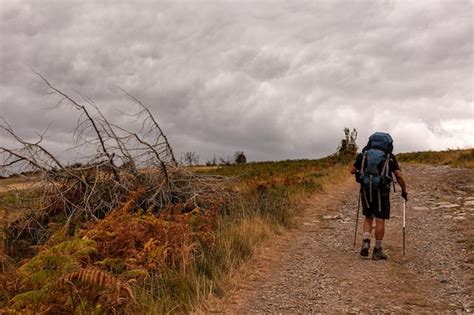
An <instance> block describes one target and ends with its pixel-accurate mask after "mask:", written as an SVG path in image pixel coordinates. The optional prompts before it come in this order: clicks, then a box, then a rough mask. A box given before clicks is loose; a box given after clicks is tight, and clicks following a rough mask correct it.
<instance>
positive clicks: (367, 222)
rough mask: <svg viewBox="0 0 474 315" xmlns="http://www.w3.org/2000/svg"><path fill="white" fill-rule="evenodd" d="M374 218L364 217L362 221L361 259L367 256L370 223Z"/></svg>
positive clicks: (370, 229)
mask: <svg viewBox="0 0 474 315" xmlns="http://www.w3.org/2000/svg"><path fill="white" fill-rule="evenodd" d="M373 220H374V217H372V216H366V217H365V220H364V236H363V237H362V248H361V249H360V255H361V256H362V257H367V256H369V248H370V233H371V231H372V221H373Z"/></svg>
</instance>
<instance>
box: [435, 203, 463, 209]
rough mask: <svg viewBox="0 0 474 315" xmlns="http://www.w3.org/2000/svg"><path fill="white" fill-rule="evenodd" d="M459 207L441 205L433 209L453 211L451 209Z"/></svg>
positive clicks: (451, 204)
mask: <svg viewBox="0 0 474 315" xmlns="http://www.w3.org/2000/svg"><path fill="white" fill-rule="evenodd" d="M459 207H460V205H458V204H455V203H450V204H443V205H440V206H437V207H436V208H434V209H453V208H459Z"/></svg>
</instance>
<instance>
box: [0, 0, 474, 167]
mask: <svg viewBox="0 0 474 315" xmlns="http://www.w3.org/2000/svg"><path fill="white" fill-rule="evenodd" d="M472 12H473V3H472V1H463V0H453V1H439V2H425V1H416V2H415V1H396V2H395V1H378V2H373V1H354V2H349V1H302V2H301V1H299V2H296V1H295V2H292V1H264V0H262V1H243V2H242V1H239V2H236V1H174V2H171V1H170V2H151V1H134V2H125V1H114V2H110V1H9V0H2V1H1V2H0V14H1V29H0V44H1V47H0V95H1V96H0V115H1V116H4V117H6V118H7V119H8V120H9V121H11V122H12V124H14V125H15V126H16V128H17V129H18V130H19V132H20V133H22V134H23V135H25V136H26V137H34V135H35V131H37V130H42V129H44V128H45V127H46V126H47V125H48V124H49V123H50V122H51V121H54V122H53V124H52V126H51V127H50V131H49V133H48V135H49V137H48V141H49V142H48V145H51V146H52V147H53V148H54V150H57V151H60V150H61V149H62V148H64V147H65V146H66V144H67V143H68V142H69V141H70V139H71V136H70V135H69V133H70V130H71V126H72V125H73V124H74V122H75V120H76V119H77V117H74V116H73V115H72V114H71V112H70V111H67V110H55V111H47V110H45V108H47V107H48V106H51V105H54V104H55V102H56V101H57V100H56V99H55V98H54V97H51V96H48V95H46V88H45V87H44V85H42V84H41V82H40V81H39V80H38V78H36V77H35V76H34V75H33V74H32V73H31V72H30V71H29V69H28V66H31V67H33V68H35V69H37V70H38V71H39V72H41V73H42V74H44V75H45V76H46V77H48V79H49V80H50V81H51V82H53V83H54V84H55V85H56V86H58V87H59V88H61V89H64V90H65V91H67V92H69V93H72V94H74V95H76V96H77V94H75V91H79V92H80V93H82V94H85V95H88V96H89V97H91V98H93V99H94V100H95V101H96V103H97V104H99V105H100V106H101V108H102V110H103V111H104V112H106V113H107V114H108V115H109V116H110V117H112V119H113V120H115V121H124V122H125V121H126V118H124V117H123V115H122V114H121V113H120V111H118V109H121V110H124V109H127V106H128V103H127V101H126V99H124V98H123V97H121V96H120V93H118V92H117V90H116V89H114V88H113V87H114V86H116V85H118V86H121V87H123V88H125V89H127V90H128V91H130V92H131V93H132V94H134V95H135V96H137V97H138V98H140V99H141V100H143V101H144V102H145V103H146V104H148V105H149V106H150V107H151V108H152V110H153V112H154V113H155V114H156V116H157V117H158V119H159V121H160V122H161V123H162V125H163V127H164V129H165V130H166V132H167V133H168V135H169V138H170V140H171V142H172V144H173V145H174V147H175V151H177V152H185V151H196V152H198V153H199V154H200V155H201V157H202V159H206V158H208V157H210V156H212V155H213V154H214V153H216V154H217V155H227V154H231V153H232V152H233V151H236V150H243V151H245V152H246V153H247V155H248V157H249V158H250V159H256V160H260V159H282V158H299V157H319V156H323V155H326V154H328V153H331V152H333V151H334V150H335V149H336V146H337V143H338V141H339V139H340V138H341V135H342V129H343V128H344V127H345V126H350V127H355V128H357V129H358V130H359V132H360V133H359V134H360V143H361V144H363V142H365V138H367V136H368V135H370V134H371V133H372V132H373V131H375V130H385V131H388V132H390V133H392V135H393V137H394V138H395V141H396V150H397V151H407V150H423V149H443V148H448V147H450V148H453V147H466V146H470V147H473V146H474V140H473V139H474V137H473V132H472V128H473V127H474V101H473V85H474V82H473V71H474V65H473V35H474V34H473V29H474V28H473V16H472ZM0 141H1V140H0Z"/></svg>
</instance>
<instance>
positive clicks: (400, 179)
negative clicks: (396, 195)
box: [395, 170, 407, 194]
mask: <svg viewBox="0 0 474 315" xmlns="http://www.w3.org/2000/svg"><path fill="white" fill-rule="evenodd" d="M395 177H396V178H397V182H398V184H399V185H400V188H401V189H402V193H405V194H406V193H407V185H406V183H405V179H404V178H403V174H402V171H400V170H396V171H395Z"/></svg>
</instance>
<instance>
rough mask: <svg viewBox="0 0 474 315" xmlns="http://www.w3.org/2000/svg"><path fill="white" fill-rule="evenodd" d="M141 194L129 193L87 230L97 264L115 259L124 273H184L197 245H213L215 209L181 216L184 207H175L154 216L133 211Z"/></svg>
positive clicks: (180, 205)
mask: <svg viewBox="0 0 474 315" xmlns="http://www.w3.org/2000/svg"><path fill="white" fill-rule="evenodd" d="M141 193H142V191H141V190H137V191H136V192H134V193H132V194H131V195H130V198H129V200H128V201H127V202H125V203H124V205H123V206H122V207H121V208H120V209H116V210H115V211H112V212H111V213H110V214H108V215H107V216H106V217H105V219H103V220H101V221H99V222H97V223H95V224H94V225H93V226H90V227H89V228H88V231H87V232H85V233H84V237H85V238H88V239H91V240H94V241H96V242H97V249H98V256H99V257H97V259H98V260H103V259H117V258H119V259H121V260H122V261H123V262H124V263H125V266H126V269H127V270H133V269H146V270H148V271H156V270H158V269H159V268H160V267H164V266H167V267H171V268H179V269H181V270H182V269H185V268H186V266H187V265H188V264H189V262H190V261H191V260H192V257H193V254H195V252H196V251H197V250H198V248H199V247H198V246H197V245H198V242H205V243H212V242H213V237H212V235H213V234H212V230H213V229H214V224H215V221H216V215H217V210H218V207H217V206H216V207H214V209H209V210H203V209H200V208H195V209H194V210H192V211H190V212H188V213H182V212H183V209H184V208H186V205H183V204H177V205H172V206H169V207H168V208H166V209H165V210H163V211H162V212H161V213H160V215H158V216H157V215H155V214H153V213H151V212H146V213H143V212H142V211H140V210H138V211H137V210H136V201H137V200H138V199H139V198H140V195H141ZM130 211H134V212H130Z"/></svg>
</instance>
